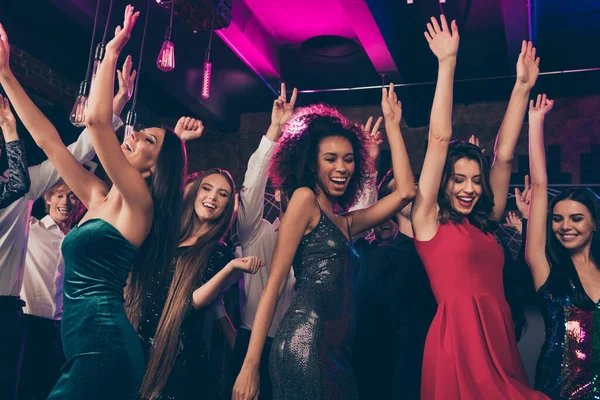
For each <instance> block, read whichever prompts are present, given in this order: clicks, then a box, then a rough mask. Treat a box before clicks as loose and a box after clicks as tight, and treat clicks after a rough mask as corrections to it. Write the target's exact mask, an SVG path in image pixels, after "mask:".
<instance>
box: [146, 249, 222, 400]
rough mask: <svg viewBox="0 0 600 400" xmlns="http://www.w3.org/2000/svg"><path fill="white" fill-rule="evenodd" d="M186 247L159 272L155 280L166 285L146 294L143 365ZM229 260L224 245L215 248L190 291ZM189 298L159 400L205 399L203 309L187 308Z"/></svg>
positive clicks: (208, 278)
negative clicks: (200, 276) (174, 353)
mask: <svg viewBox="0 0 600 400" xmlns="http://www.w3.org/2000/svg"><path fill="white" fill-rule="evenodd" d="M188 249H189V247H179V248H178V249H177V251H176V253H175V256H174V257H173V259H172V261H171V263H170V264H169V267H168V268H165V269H163V270H162V271H161V275H162V276H159V277H157V279H159V281H160V282H167V283H166V284H165V285H164V287H162V288H160V289H159V291H158V292H156V293H151V294H148V297H149V306H148V310H147V312H146V313H145V316H144V317H143V319H142V320H141V321H140V326H139V329H138V336H139V337H140V338H141V339H142V346H143V349H144V356H145V358H146V362H147V361H148V355H149V353H150V349H151V348H152V345H153V344H154V336H155V334H156V328H157V327H158V322H159V320H160V316H161V314H162V311H163V308H164V305H165V302H166V299H167V294H168V292H169V285H170V284H171V280H172V278H173V273H174V272H175V266H176V262H177V259H178V258H179V256H181V254H183V253H184V252H185V251H186V250H188ZM231 259H232V253H231V249H230V248H229V247H227V246H226V245H224V244H218V245H217V246H216V247H215V248H214V250H213V251H212V252H211V254H210V256H209V259H208V262H207V265H206V270H205V271H204V276H203V278H202V281H201V282H198V284H197V285H196V286H195V288H194V290H195V289H197V288H199V287H200V286H202V285H204V284H205V283H206V282H208V281H209V280H210V279H211V278H212V277H213V276H215V274H217V273H218V272H219V271H220V270H221V269H223V267H224V266H225V265H227V263H229V261H231ZM191 299H192V294H191V293H190V296H189V298H188V301H187V302H186V304H185V305H182V306H183V307H186V316H185V319H184V320H183V323H182V324H181V329H180V332H179V350H178V353H177V357H176V359H175V363H174V365H173V369H172V370H171V374H170V375H169V379H168V380H167V383H166V384H165V386H164V388H163V390H162V393H161V395H160V396H159V399H163V400H167V399H168V400H185V399H207V398H208V393H207V391H208V387H209V386H210V385H209V384H208V383H207V379H208V374H207V366H208V352H207V349H206V344H205V343H204V339H203V335H204V317H205V312H206V310H207V309H206V308H203V309H199V310H195V309H194V308H193V307H192V305H191Z"/></svg>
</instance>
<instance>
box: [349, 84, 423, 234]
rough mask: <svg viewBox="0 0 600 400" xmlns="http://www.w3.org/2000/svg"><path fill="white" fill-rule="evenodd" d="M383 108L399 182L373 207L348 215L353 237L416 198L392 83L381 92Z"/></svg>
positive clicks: (394, 169) (399, 106)
mask: <svg viewBox="0 0 600 400" xmlns="http://www.w3.org/2000/svg"><path fill="white" fill-rule="evenodd" d="M381 109H382V111H383V118H384V121H385V130H386V132H387V137H388V142H389V143H390V151H391V153H392V170H393V171H394V178H395V180H396V189H395V190H394V191H393V192H392V193H391V194H390V195H388V196H386V197H384V198H383V199H381V200H379V201H378V202H376V203H375V204H373V205H372V206H371V207H368V208H365V209H362V210H355V211H352V212H350V213H349V214H348V217H349V218H348V219H349V222H350V230H351V234H352V235H356V234H359V233H361V232H364V231H366V230H367V229H371V228H373V227H375V226H377V225H379V224H381V223H382V222H384V221H385V220H387V219H388V218H390V217H391V216H392V215H395V214H397V213H398V212H399V211H400V210H402V209H403V208H404V207H405V206H406V205H407V204H408V203H410V202H411V201H412V199H413V198H414V195H415V185H414V182H413V174H412V170H411V168H410V161H409V160H408V153H407V152H406V146H405V145H404V139H403V138H402V133H401V132H400V120H401V119H402V107H401V104H400V102H399V101H398V98H397V96H396V92H395V91H394V84H393V83H392V84H390V89H389V91H388V90H387V89H386V88H383V89H382V95H381Z"/></svg>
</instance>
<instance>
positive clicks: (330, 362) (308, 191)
mask: <svg viewBox="0 0 600 400" xmlns="http://www.w3.org/2000/svg"><path fill="white" fill-rule="evenodd" d="M381 107H382V110H383V115H384V118H385V128H386V131H387V134H388V139H389V143H390V149H391V152H392V165H393V170H394V176H396V179H397V186H396V190H395V191H394V192H393V193H392V194H390V195H389V196H387V197H386V198H384V199H382V200H380V201H379V202H377V203H375V204H374V205H373V206H371V207H369V208H367V209H363V210H357V211H352V212H346V211H347V210H348V209H349V208H350V207H351V206H352V205H353V204H354V203H355V202H356V200H357V199H358V196H359V194H360V191H361V189H362V188H363V187H364V186H365V184H366V183H367V180H368V170H367V160H368V156H367V142H366V140H367V139H366V138H365V135H364V133H363V132H362V131H361V129H360V128H359V127H357V126H356V125H354V124H352V123H351V122H350V121H348V120H347V119H346V118H344V117H343V116H342V115H341V114H340V113H339V112H338V111H337V110H336V109H334V108H332V107H328V106H324V105H316V106H312V107H307V108H304V109H300V110H298V112H297V113H296V114H295V115H294V116H292V118H291V119H290V121H288V123H287V125H286V126H285V128H284V136H283V137H282V139H281V141H280V144H279V146H278V148H277V150H276V152H275V154H274V156H273V161H272V164H271V172H270V175H271V179H272V180H273V182H274V185H275V186H276V187H278V188H280V189H281V195H282V197H283V198H289V204H288V206H287V210H286V213H285V215H284V217H283V220H282V221H281V225H280V227H279V233H278V237H277V243H276V245H275V251H274V253H273V259H272V262H271V266H270V268H271V271H270V275H269V280H268V282H267V285H266V286H265V289H264V291H263V294H262V296H261V299H260V303H259V305H258V310H257V312H256V317H255V319H254V325H253V327H252V335H251V337H250V345H249V348H248V353H247V354H246V358H245V360H244V365H243V366H242V369H241V372H240V374H239V376H238V379H237V381H236V383H235V386H234V390H233V399H235V400H238V399H257V398H258V392H259V387H258V386H259V376H258V371H259V365H260V356H261V352H262V347H263V345H264V343H265V338H266V335H267V331H268V330H269V326H270V325H271V320H272V319H273V313H274V310H275V307H276V305H277V301H278V297H279V295H280V294H281V292H282V290H283V288H284V285H285V281H286V278H287V276H288V273H289V270H290V267H291V265H292V264H293V265H294V274H295V277H296V295H295V298H294V300H293V301H292V304H291V305H290V308H289V310H288V312H287V313H286V314H285V316H284V317H283V319H282V321H281V323H280V325H279V328H278V330H277V334H276V336H275V338H274V340H273V344H272V350H271V358H270V371H271V379H272V381H273V398H275V399H286V400H293V399H302V400H306V399H311V400H318V399H357V398H358V392H357V388H356V384H355V381H354V376H353V372H352V360H351V358H352V351H351V346H352V342H353V338H354V325H355V324H354V321H355V318H354V314H355V304H354V281H355V277H356V273H357V270H358V261H359V259H358V253H357V252H356V250H355V249H354V248H353V247H352V244H351V238H352V236H354V235H356V234H358V233H361V232H363V231H365V230H367V229H370V228H372V227H374V226H377V225H379V224H381V223H382V222H383V221H385V220H387V219H388V218H390V217H391V216H392V215H395V214H396V213H397V212H398V211H400V210H401V209H402V208H404V206H406V205H407V204H408V203H409V202H410V201H411V200H412V198H413V195H414V192H415V188H414V183H413V179H412V171H411V169H410V163H409V161H408V155H407V153H406V148H405V147H404V141H403V139H402V134H401V132H400V118H401V114H402V109H401V107H400V102H399V101H398V100H397V97H396V94H395V93H394V86H393V85H390V90H389V92H388V91H387V89H385V88H383V93H382V99H381Z"/></svg>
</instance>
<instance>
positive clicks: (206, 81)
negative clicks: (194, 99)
mask: <svg viewBox="0 0 600 400" xmlns="http://www.w3.org/2000/svg"><path fill="white" fill-rule="evenodd" d="M214 26H215V12H214V11H213V17H212V22H211V24H210V36H209V38H208V48H207V49H206V53H205V55H204V71H203V73H202V98H203V99H208V98H209V97H210V79H211V75H212V62H211V61H210V50H211V47H212V37H213V31H214Z"/></svg>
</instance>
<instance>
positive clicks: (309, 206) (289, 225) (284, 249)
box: [232, 187, 320, 400]
mask: <svg viewBox="0 0 600 400" xmlns="http://www.w3.org/2000/svg"><path fill="white" fill-rule="evenodd" d="M319 215H320V213H319V209H318V206H317V203H316V198H315V194H314V193H313V192H312V191H311V190H310V189H308V188H305V187H304V188H299V189H297V190H296V191H295V192H294V194H293V195H292V198H291V199H290V203H289V205H288V208H287V211H286V213H285V215H284V216H283V219H282V220H281V225H280V226H279V232H278V234H277V243H276V244H275V251H274V252H273V260H272V262H271V266H270V272H269V280H268V281H267V284H266V286H265V288H264V290H263V292H262V295H261V296H260V301H259V303H258V309H257V310H256V316H255V318H254V324H253V325H252V335H251V336H250V344H249V346H248V352H247V353H246V358H245V359H244V364H243V366H242V369H241V371H240V374H239V375H238V377H237V380H236V381H235V386H234V388H233V397H232V399H233V400H250V399H252V400H253V399H258V394H259V375H258V369H259V366H260V357H261V354H262V350H263V347H264V344H265V340H266V338H267V333H268V332H269V328H270V327H271V322H272V321H273V314H274V313H275V308H276V307H277V302H278V299H279V296H280V295H281V293H282V291H283V289H284V287H285V283H286V280H287V277H288V275H289V273H290V268H291V266H292V261H293V259H294V255H295V254H296V250H297V248H298V245H299V244H300V241H301V240H302V237H303V236H304V234H305V232H306V230H307V229H308V228H309V226H311V225H312V227H314V226H316V224H317V222H318V218H319Z"/></svg>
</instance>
